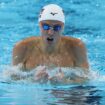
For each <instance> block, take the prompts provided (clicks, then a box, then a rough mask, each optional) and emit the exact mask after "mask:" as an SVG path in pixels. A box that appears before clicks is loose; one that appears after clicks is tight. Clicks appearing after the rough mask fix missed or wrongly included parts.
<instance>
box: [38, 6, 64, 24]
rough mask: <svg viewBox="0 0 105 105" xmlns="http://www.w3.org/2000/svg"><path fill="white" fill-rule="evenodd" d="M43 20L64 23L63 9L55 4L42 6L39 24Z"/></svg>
mask: <svg viewBox="0 0 105 105" xmlns="http://www.w3.org/2000/svg"><path fill="white" fill-rule="evenodd" d="M43 20H57V21H60V22H62V23H65V16H64V12H63V9H62V8H61V7H60V6H58V5H56V4H49V5H47V6H44V7H43V8H42V10H41V12H40V16H39V22H41V21H43Z"/></svg>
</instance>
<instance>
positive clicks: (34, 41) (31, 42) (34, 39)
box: [15, 36, 41, 47]
mask: <svg viewBox="0 0 105 105" xmlns="http://www.w3.org/2000/svg"><path fill="white" fill-rule="evenodd" d="M40 39H41V38H40V37H34V36H33V37H29V38H26V39H23V40H22V41H20V42H17V43H16V44H15V47H19V46H24V47H28V46H30V47H31V46H32V45H37V44H38V43H39V42H40Z"/></svg>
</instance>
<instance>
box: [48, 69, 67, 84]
mask: <svg viewBox="0 0 105 105" xmlns="http://www.w3.org/2000/svg"><path fill="white" fill-rule="evenodd" d="M64 79H65V75H64V72H63V71H62V70H61V68H60V69H59V71H58V73H57V74H56V75H55V76H53V77H50V78H49V81H50V83H51V84H63V83H64Z"/></svg>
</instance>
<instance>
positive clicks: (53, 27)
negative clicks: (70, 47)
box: [42, 23, 61, 31]
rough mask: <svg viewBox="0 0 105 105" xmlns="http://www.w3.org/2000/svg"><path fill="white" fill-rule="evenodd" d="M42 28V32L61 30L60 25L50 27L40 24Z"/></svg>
mask: <svg viewBox="0 0 105 105" xmlns="http://www.w3.org/2000/svg"><path fill="white" fill-rule="evenodd" d="M42 28H43V30H50V29H53V30H54V31H60V30H61V26H60V25H54V26H50V25H48V24H46V23H45V24H42Z"/></svg>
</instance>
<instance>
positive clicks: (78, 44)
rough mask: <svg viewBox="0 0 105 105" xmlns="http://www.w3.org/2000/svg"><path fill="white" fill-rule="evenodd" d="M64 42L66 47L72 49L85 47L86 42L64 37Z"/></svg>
mask: <svg viewBox="0 0 105 105" xmlns="http://www.w3.org/2000/svg"><path fill="white" fill-rule="evenodd" d="M62 42H63V43H64V45H66V46H68V47H72V48H78V47H79V48H80V47H84V42H83V41H82V40H80V39H78V38H74V37H69V36H62Z"/></svg>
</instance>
